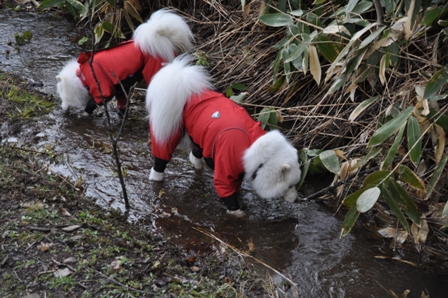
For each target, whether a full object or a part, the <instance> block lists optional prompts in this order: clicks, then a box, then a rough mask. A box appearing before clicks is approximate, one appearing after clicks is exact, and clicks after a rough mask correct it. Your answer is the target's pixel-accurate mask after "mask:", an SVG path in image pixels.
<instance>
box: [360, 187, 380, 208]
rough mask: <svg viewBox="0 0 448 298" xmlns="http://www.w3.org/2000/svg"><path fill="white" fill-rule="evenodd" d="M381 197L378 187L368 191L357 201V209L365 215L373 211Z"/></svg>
mask: <svg viewBox="0 0 448 298" xmlns="http://www.w3.org/2000/svg"><path fill="white" fill-rule="evenodd" d="M380 195H381V190H380V189H379V188H378V187H372V188H369V189H366V190H365V191H364V192H363V193H362V194H361V195H360V196H359V198H358V200H357V201H356V208H357V209H358V211H359V212H361V213H364V212H367V211H369V210H370V209H372V207H373V205H375V203H376V201H378V198H379V197H380Z"/></svg>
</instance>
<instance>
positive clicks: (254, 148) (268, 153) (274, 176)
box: [243, 130, 301, 202]
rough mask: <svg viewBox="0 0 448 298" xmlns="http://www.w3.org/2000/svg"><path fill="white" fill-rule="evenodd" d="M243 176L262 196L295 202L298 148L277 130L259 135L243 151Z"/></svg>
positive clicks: (298, 177) (298, 175) (298, 178)
mask: <svg viewBox="0 0 448 298" xmlns="http://www.w3.org/2000/svg"><path fill="white" fill-rule="evenodd" d="M243 161H244V170H245V172H246V179H247V180H248V181H249V182H250V183H251V185H252V187H253V189H254V190H255V192H256V193H257V194H258V195H259V196H260V197H262V198H265V199H270V198H280V197H282V198H284V199H285V201H287V202H294V201H295V200H296V199H297V197H298V195H297V191H296V184H297V183H299V181H300V174H301V172H300V165H299V161H298V155H297V150H296V149H295V148H294V147H293V146H292V145H291V144H290V143H289V142H288V141H287V140H286V138H285V137H284V136H283V135H282V134H281V133H280V132H279V131H277V130H274V131H270V132H268V133H266V134H265V135H264V136H262V137H260V138H258V139H257V140H256V141H255V142H254V143H253V144H252V145H251V146H250V147H249V148H248V149H247V150H246V152H245V153H244V157H243Z"/></svg>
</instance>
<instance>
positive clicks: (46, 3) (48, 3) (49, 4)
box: [39, 0, 65, 8]
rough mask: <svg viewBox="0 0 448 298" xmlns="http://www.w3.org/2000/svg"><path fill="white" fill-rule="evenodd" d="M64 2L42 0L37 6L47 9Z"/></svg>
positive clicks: (61, 0) (59, 0) (63, 0)
mask: <svg viewBox="0 0 448 298" xmlns="http://www.w3.org/2000/svg"><path fill="white" fill-rule="evenodd" d="M64 2H65V0H44V1H42V3H41V4H40V5H39V8H49V7H54V6H57V5H59V4H62V3H64Z"/></svg>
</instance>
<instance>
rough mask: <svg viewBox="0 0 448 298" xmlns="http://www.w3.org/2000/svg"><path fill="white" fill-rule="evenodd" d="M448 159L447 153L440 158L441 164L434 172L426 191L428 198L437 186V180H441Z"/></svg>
mask: <svg viewBox="0 0 448 298" xmlns="http://www.w3.org/2000/svg"><path fill="white" fill-rule="evenodd" d="M447 160H448V156H447V155H446V154H445V155H443V156H442V159H441V160H440V162H439V164H438V165H437V167H436V169H435V171H434V174H432V177H431V179H430V180H429V183H428V190H427V192H426V198H429V196H430V195H431V193H432V191H433V190H434V187H435V186H436V184H437V182H439V179H440V176H441V175H442V172H443V169H444V168H445V165H446V162H447Z"/></svg>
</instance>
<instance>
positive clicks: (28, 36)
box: [23, 31, 33, 41]
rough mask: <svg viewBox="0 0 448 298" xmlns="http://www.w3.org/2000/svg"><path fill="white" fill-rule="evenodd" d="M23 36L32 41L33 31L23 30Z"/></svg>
mask: <svg viewBox="0 0 448 298" xmlns="http://www.w3.org/2000/svg"><path fill="white" fill-rule="evenodd" d="M23 38H24V39H25V40H28V41H30V40H31V38H33V33H31V31H25V32H23Z"/></svg>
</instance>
